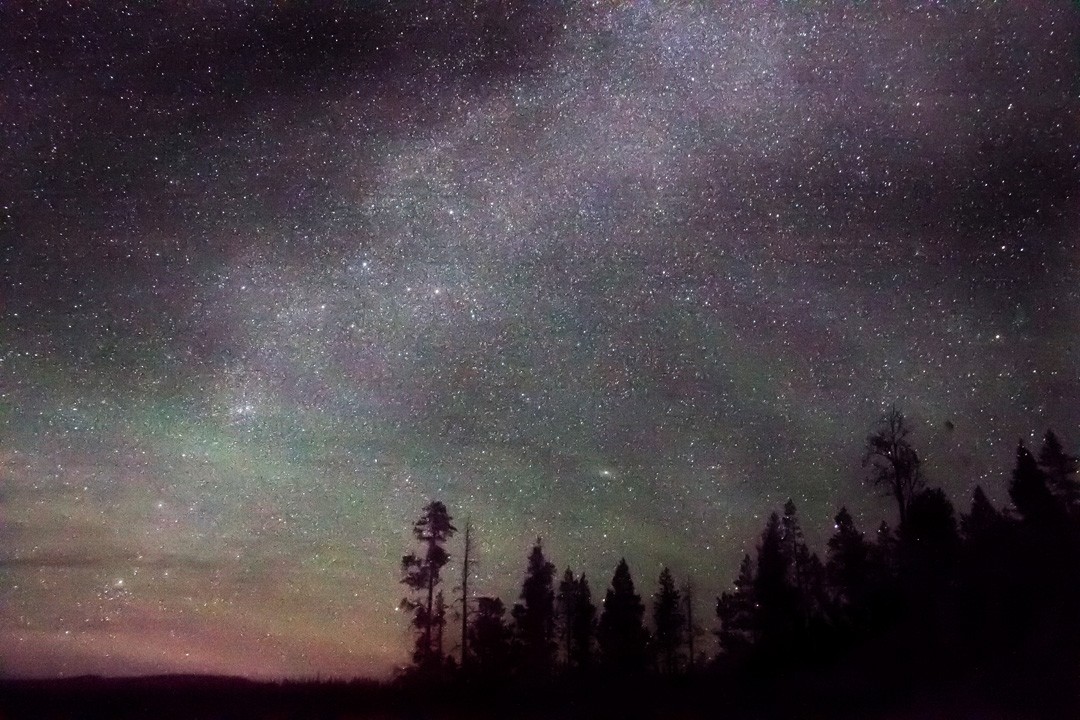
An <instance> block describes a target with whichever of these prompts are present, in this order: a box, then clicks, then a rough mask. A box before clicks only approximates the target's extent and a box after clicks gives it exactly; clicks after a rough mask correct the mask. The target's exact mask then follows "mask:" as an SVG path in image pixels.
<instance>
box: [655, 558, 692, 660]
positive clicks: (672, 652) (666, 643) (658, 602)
mask: <svg viewBox="0 0 1080 720" xmlns="http://www.w3.org/2000/svg"><path fill="white" fill-rule="evenodd" d="M657 582H658V587H657V591H656V595H654V596H653V625H654V626H655V628H656V634H655V635H654V638H655V643H656V649H657V654H658V660H659V661H660V668H661V670H662V671H663V672H665V673H668V674H672V673H675V672H676V671H678V669H679V647H680V646H681V645H682V635H683V624H684V618H683V614H682V607H681V603H682V597H681V596H680V594H679V591H678V590H676V589H675V579H674V578H673V577H672V576H671V570H669V569H668V568H666V567H665V568H664V569H663V570H662V571H661V572H660V578H659V580H658V581H657Z"/></svg>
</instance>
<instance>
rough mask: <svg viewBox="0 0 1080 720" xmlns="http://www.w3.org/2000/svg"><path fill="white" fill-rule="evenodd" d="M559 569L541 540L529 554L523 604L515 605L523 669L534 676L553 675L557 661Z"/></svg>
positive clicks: (515, 620)
mask: <svg viewBox="0 0 1080 720" xmlns="http://www.w3.org/2000/svg"><path fill="white" fill-rule="evenodd" d="M554 578H555V566H554V565H552V564H551V563H550V562H548V561H547V559H546V558H545V557H544V551H543V547H542V543H541V541H540V538H537V539H536V544H535V545H534V546H533V549H532V551H531V552H530V553H529V560H528V566H527V568H526V570H525V580H524V582H523V583H522V586H521V602H519V603H517V604H515V605H514V610H513V613H512V614H513V617H514V627H515V630H516V634H517V642H518V644H519V646H520V648H521V662H522V668H523V669H524V670H525V671H526V672H528V673H531V674H539V675H544V674H547V673H550V672H551V670H552V667H553V664H554V658H555V649H556V644H555V592H554V590H553V589H552V584H553V581H554Z"/></svg>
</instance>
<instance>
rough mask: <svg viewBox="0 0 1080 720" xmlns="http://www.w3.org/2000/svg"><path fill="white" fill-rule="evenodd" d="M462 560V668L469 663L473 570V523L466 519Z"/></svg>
mask: <svg viewBox="0 0 1080 720" xmlns="http://www.w3.org/2000/svg"><path fill="white" fill-rule="evenodd" d="M464 551H465V552H464V557H463V558H462V561H461V669H462V670H464V669H465V667H466V666H467V665H468V663H469V610H470V608H469V575H470V573H471V572H472V565H473V562H474V560H473V559H472V557H471V556H472V523H471V522H470V521H469V520H467V519H466V520H465V547H464Z"/></svg>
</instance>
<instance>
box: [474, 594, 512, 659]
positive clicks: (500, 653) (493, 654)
mask: <svg viewBox="0 0 1080 720" xmlns="http://www.w3.org/2000/svg"><path fill="white" fill-rule="evenodd" d="M505 615H506V607H505V606H504V605H503V601H502V600H500V599H499V598H496V597H481V598H477V600H476V613H475V615H474V617H473V621H472V623H471V624H470V625H469V646H470V647H471V648H472V657H473V659H474V660H475V663H476V666H475V670H476V672H478V673H480V674H481V675H485V676H498V675H505V674H507V673H508V671H509V667H510V629H509V628H508V627H507V626H506V623H505V621H504V620H503V617H504V616H505Z"/></svg>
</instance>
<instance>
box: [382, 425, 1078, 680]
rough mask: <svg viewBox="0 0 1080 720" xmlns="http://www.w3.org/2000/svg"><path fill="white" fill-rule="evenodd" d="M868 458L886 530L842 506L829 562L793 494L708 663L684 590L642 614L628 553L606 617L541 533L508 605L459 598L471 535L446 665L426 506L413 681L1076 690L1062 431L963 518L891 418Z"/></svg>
mask: <svg viewBox="0 0 1080 720" xmlns="http://www.w3.org/2000/svg"><path fill="white" fill-rule="evenodd" d="M863 465H864V466H865V467H866V469H867V471H868V481H869V482H870V484H872V485H874V486H876V487H878V488H880V489H881V490H882V491H883V493H884V494H886V495H887V496H889V497H890V498H891V499H892V500H893V502H895V504H896V508H897V517H898V523H897V526H896V527H895V529H894V528H893V527H891V526H890V525H889V524H888V523H887V522H884V521H882V522H881V524H880V525H879V526H878V527H877V528H876V530H874V531H872V532H871V533H867V532H864V531H863V530H861V529H860V528H858V527H857V525H856V522H855V519H854V518H853V516H852V515H851V513H850V512H848V510H847V509H846V508H839V510H838V512H837V513H836V516H835V527H834V532H833V534H832V536H831V537H830V538H829V539H828V542H827V546H826V548H825V553H824V558H822V557H821V556H819V555H818V554H817V553H816V552H814V551H813V550H812V549H811V548H810V547H809V546H808V544H807V542H806V539H805V537H804V534H803V531H802V528H801V525H800V521H799V516H798V511H797V508H796V506H795V504H794V503H793V502H792V501H791V500H788V502H787V503H786V504H785V505H784V506H783V508H782V509H780V510H779V511H777V512H773V513H772V514H771V515H770V516H769V518H768V520H767V522H766V523H765V527H764V529H763V530H762V532H761V535H760V539H759V541H758V543H757V546H756V552H755V553H754V555H753V556H752V555H751V554H747V555H745V556H744V557H743V559H742V562H741V565H740V568H739V573H738V576H737V577H736V578H735V580H734V583H733V584H732V586H731V587H730V588H729V589H728V590H726V591H725V592H723V593H722V594H721V595H720V597H718V598H717V599H716V628H715V631H714V632H715V635H716V637H717V639H718V641H719V643H718V644H719V653H718V654H716V655H715V656H714V657H712V658H711V659H710V661H709V662H708V663H700V662H696V660H697V656H696V655H695V648H694V642H695V632H694V629H695V628H694V620H693V617H692V611H693V602H692V592H693V590H692V586H691V585H690V584H689V583H687V584H684V585H683V586H682V587H681V588H680V587H677V584H676V581H675V578H674V577H673V575H672V573H671V572H670V570H669V569H668V568H666V567H665V568H664V569H663V570H662V572H661V573H660V575H659V577H658V578H657V580H656V589H655V592H654V593H653V595H652V598H651V600H652V602H651V613H649V617H648V618H646V607H645V603H644V602H643V601H642V598H641V596H640V595H639V593H638V591H637V590H636V589H635V584H634V580H633V578H632V576H631V572H630V568H629V566H628V564H627V562H626V560H625V559H623V560H620V562H619V564H618V565H617V567H616V568H615V571H614V575H613V577H612V578H611V581H610V583H609V585H608V587H607V590H606V593H605V595H604V597H603V600H602V602H601V603H600V604H599V606H598V605H597V603H596V602H595V601H594V599H593V593H592V589H591V588H590V584H589V581H588V580H587V579H586V577H585V575H584V574H580V575H576V574H575V573H574V572H573V571H572V570H571V569H570V568H567V569H566V570H565V571H564V572H563V574H562V576H561V577H559V578H557V573H556V569H555V566H554V564H552V563H551V562H550V561H549V560H548V559H547V558H546V557H545V555H544V551H543V545H542V543H541V541H540V540H539V539H537V541H536V544H535V545H534V546H533V548H532V550H531V552H530V553H529V556H528V559H527V563H526V570H525V576H524V579H523V581H522V585H521V591H520V594H519V597H518V600H517V602H515V603H514V605H513V607H512V608H509V610H508V609H507V607H506V605H505V604H504V603H503V601H502V600H501V599H500V598H498V597H478V598H475V599H473V598H470V597H469V596H468V575H469V570H470V568H469V555H470V553H471V538H470V536H469V528H468V526H467V527H466V538H467V540H466V543H465V546H466V547H465V562H464V568H463V573H462V584H461V590H462V592H461V596H460V598H458V599H457V605H458V607H459V608H460V611H459V612H460V620H461V627H460V635H459V637H458V638H457V639H458V640H459V652H458V655H457V657H451V655H450V654H449V653H447V652H446V650H445V642H444V641H445V636H446V630H447V621H448V615H449V614H450V613H449V611H448V603H447V601H446V599H445V597H444V594H443V591H442V590H441V589H440V586H441V580H442V577H441V571H442V570H443V568H444V567H445V566H446V564H447V562H448V561H449V554H448V552H447V550H446V546H447V543H448V542H449V541H450V539H451V538H452V537H453V536H454V534H455V532H456V528H455V527H454V525H453V523H452V518H451V516H450V514H449V511H448V510H447V508H446V506H445V505H444V504H443V503H442V502H439V501H433V502H431V503H430V504H428V505H427V506H426V507H425V508H424V509H423V513H422V514H421V516H420V518H419V519H418V520H417V521H416V523H415V525H414V527H413V534H414V536H415V538H416V540H417V542H418V544H419V551H418V552H414V553H410V554H409V555H406V556H405V557H404V558H403V561H402V567H403V571H404V577H403V579H402V582H403V583H404V584H405V585H406V587H407V588H408V589H409V591H410V594H409V597H408V598H406V599H405V600H404V601H403V606H404V607H405V608H406V609H408V610H409V611H410V612H411V623H412V627H413V629H414V630H415V634H416V641H415V646H414V651H413V658H412V660H413V665H412V672H413V673H414V674H416V675H419V676H431V675H439V676H442V677H448V676H457V674H462V675H466V676H468V677H473V678H488V679H506V680H510V679H518V680H522V679H525V680H530V681H531V680H535V679H543V678H552V677H555V676H566V675H578V676H580V675H584V674H594V673H604V674H608V675H612V676H620V677H622V676H628V675H644V674H646V673H650V674H655V675H658V676H675V675H683V674H687V673H691V672H697V673H704V672H740V671H744V670H750V671H753V672H756V673H759V674H760V673H774V674H775V673H778V672H781V671H784V670H787V669H796V668H800V667H816V668H820V667H831V668H846V671H845V672H847V673H848V675H846V676H845V677H856V678H860V679H861V678H867V677H870V676H873V675H878V676H882V677H885V676H889V675H892V676H894V677H898V678H899V677H904V678H908V677H914V678H915V680H913V681H915V682H917V681H918V678H919V676H920V675H926V676H930V675H937V676H945V675H950V674H952V675H957V674H963V673H968V674H974V675H977V676H978V677H979V679H981V680H985V681H988V682H990V683H996V682H999V681H1002V682H1007V681H1016V679H1017V678H1027V679H1031V678H1037V682H1038V684H1039V686H1040V688H1042V687H1044V686H1045V685H1047V684H1049V685H1051V686H1054V682H1053V681H1054V680H1055V679H1056V680H1057V684H1056V687H1058V688H1059V689H1065V688H1069V687H1072V686H1073V685H1075V683H1074V682H1073V678H1074V677H1075V676H1076V675H1075V674H1076V672H1077V670H1080V662H1078V660H1080V483H1078V481H1077V465H1078V463H1077V458H1076V457H1075V456H1073V455H1071V454H1069V453H1068V452H1067V451H1066V450H1065V448H1064V446H1063V445H1062V443H1061V441H1060V440H1059V439H1058V437H1057V436H1056V435H1055V434H1054V433H1053V432H1052V431H1048V432H1047V433H1046V435H1045V437H1044V439H1043V442H1042V445H1041V447H1040V448H1039V449H1038V451H1037V452H1032V451H1031V450H1029V449H1028V448H1027V447H1026V445H1025V444H1024V443H1023V442H1022V441H1021V442H1020V443H1019V445H1018V446H1017V449H1016V461H1015V465H1014V468H1013V471H1012V477H1011V481H1010V483H1009V486H1008V493H1009V498H1010V500H1011V505H1010V506H1008V507H1005V508H996V507H994V505H993V503H991V501H990V500H989V498H988V497H987V495H986V493H985V492H984V491H983V490H982V488H981V487H976V488H975V489H974V492H973V495H972V498H971V504H970V508H969V509H968V511H967V512H965V513H960V514H959V515H958V514H957V512H956V510H955V508H954V506H953V504H952V502H951V501H950V500H949V498H948V496H947V495H946V494H945V493H944V492H943V491H942V490H941V489H940V488H936V487H929V486H928V485H927V482H926V477H925V474H924V471H923V464H922V461H921V458H920V456H919V453H918V452H917V450H916V448H915V446H914V444H913V442H912V437H911V428H910V426H909V424H908V422H907V420H906V419H905V417H904V415H903V414H902V413H901V412H900V411H899V410H897V409H896V408H893V409H891V410H890V411H889V412H888V413H886V414H885V415H884V416H883V417H882V418H881V420H880V422H879V423H878V425H877V426H876V427H875V428H874V429H873V431H872V433H871V434H870V435H869V436H868V437H867V440H866V446H865V454H864V457H863ZM647 619H648V620H649V622H647ZM837 672H839V670H838V671H837Z"/></svg>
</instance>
